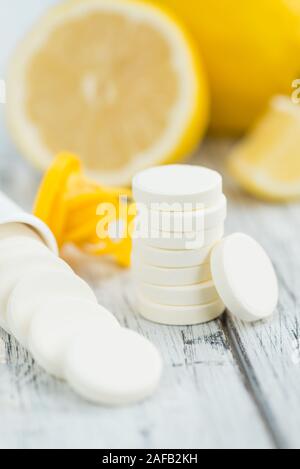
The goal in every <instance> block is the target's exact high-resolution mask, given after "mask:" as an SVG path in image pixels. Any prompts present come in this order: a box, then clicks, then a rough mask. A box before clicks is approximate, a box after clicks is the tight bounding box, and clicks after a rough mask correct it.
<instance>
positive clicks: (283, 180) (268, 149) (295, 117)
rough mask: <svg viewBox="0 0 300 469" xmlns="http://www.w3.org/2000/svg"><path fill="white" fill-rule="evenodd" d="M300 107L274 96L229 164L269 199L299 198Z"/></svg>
mask: <svg viewBox="0 0 300 469" xmlns="http://www.w3.org/2000/svg"><path fill="white" fill-rule="evenodd" d="M299 149H300V107H299V106H298V105H296V104H293V103H292V101H291V100H290V99H289V98H286V97H280V96H279V97H276V98H273V100H272V102H271V105H270V108H269V110H268V112H267V113H266V115H265V116H263V118H262V119H261V120H260V121H259V122H258V124H257V125H256V126H255V127H254V129H253V130H252V132H250V134H249V135H248V136H247V137H246V138H245V139H244V140H242V142H241V143H239V144H238V145H237V146H236V148H235V149H234V150H233V152H232V154H231V156H230V159H229V167H230V171H231V173H232V174H233V176H234V177H235V178H236V180H237V181H238V183H239V184H240V185H241V186H242V187H243V188H244V189H245V190H247V191H248V192H250V193H251V194H253V195H255V196H257V197H261V198H263V199H266V200H270V201H289V200H293V199H297V198H300V157H299Z"/></svg>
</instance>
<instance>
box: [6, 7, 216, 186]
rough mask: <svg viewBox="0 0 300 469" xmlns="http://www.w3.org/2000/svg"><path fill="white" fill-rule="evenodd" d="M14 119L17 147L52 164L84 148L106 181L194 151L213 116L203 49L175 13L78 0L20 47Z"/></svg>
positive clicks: (11, 90)
mask: <svg viewBox="0 0 300 469" xmlns="http://www.w3.org/2000/svg"><path fill="white" fill-rule="evenodd" d="M7 94H8V99H7V100H8V117H9V123H10V127H11V129H12V134H13V136H14V137H15V139H16V141H17V142H18V144H19V148H20V150H21V151H22V152H23V153H24V154H25V155H26V156H27V158H29V159H30V160H31V161H32V162H33V163H34V164H35V165H36V166H37V167H39V168H42V169H45V168H47V167H48V166H49V164H50V163H51V161H52V159H53V157H54V155H55V154H56V153H58V152H61V151H68V152H73V153H76V154H78V155H80V156H81V159H82V161H83V163H84V166H85V169H86V170H87V172H88V173H89V176H91V175H92V177H93V178H96V179H97V180H98V181H100V182H101V183H103V184H111V185H123V184H128V183H130V182H131V178H132V176H133V175H134V174H135V173H136V172H137V171H139V170H141V169H143V168H145V167H149V166H152V165H154V164H159V163H168V162H175V161H179V160H181V159H183V158H185V157H186V156H187V155H188V154H190V153H191V152H192V150H193V149H194V148H195V146H196V145H197V144H198V142H199V140H200V138H201V136H202V135H203V133H204V131H205V128H206V124H207V114H208V93H207V87H206V80H205V77H204V72H203V68H202V64H201V61H200V58H199V53H198V51H197V50H196V49H195V48H194V45H193V43H192V41H191V39H190V37H189V35H188V34H187V32H186V31H185V30H184V28H183V26H182V25H181V24H180V23H178V21H177V19H175V18H174V17H173V16H172V14H170V13H169V12H167V11H164V10H163V9H161V8H160V7H154V6H151V5H146V4H141V3H139V2H136V1H134V0H133V1H132V0H110V1H107V0H84V1H83V0H79V1H78V0H77V1H76V0H75V1H74V0H73V1H71V2H70V1H68V2H66V3H63V4H62V5H59V6H58V7H55V8H54V9H52V10H50V12H49V13H48V14H47V15H46V16H45V17H44V18H43V19H41V20H40V21H39V22H38V23H37V24H36V26H35V27H34V28H33V30H32V31H31V32H30V33H29V34H28V36H27V37H26V38H25V39H24V40H23V42H22V44H20V46H19V48H18V50H17V51H16V54H15V57H14V60H13V63H12V64H11V69H10V73H9V79H8V91H7Z"/></svg>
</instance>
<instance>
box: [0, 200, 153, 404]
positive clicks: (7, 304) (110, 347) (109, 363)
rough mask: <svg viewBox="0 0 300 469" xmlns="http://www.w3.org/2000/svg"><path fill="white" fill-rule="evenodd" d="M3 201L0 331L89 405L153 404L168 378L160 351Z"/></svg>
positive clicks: (27, 218)
mask: <svg viewBox="0 0 300 469" xmlns="http://www.w3.org/2000/svg"><path fill="white" fill-rule="evenodd" d="M0 195H1V194H0ZM1 197H2V196H1ZM1 197H0V275H1V283H0V327H2V328H4V329H5V330H6V331H7V332H9V333H11V334H13V335H14V337H15V338H16V339H17V340H18V341H19V342H20V343H21V344H22V345H23V346H24V347H25V348H27V350H29V351H30V352H31V354H32V356H33V358H34V359H35V361H36V362H37V363H38V364H39V365H40V366H41V367H42V368H43V369H44V370H45V371H47V372H48V373H50V374H51V375H53V376H54V377H56V378H58V379H62V380H66V381H67V382H68V383H69V385H70V386H71V388H73V390H74V391H75V392H77V393H78V394H79V395H81V396H82V397H84V398H85V399H88V400H90V401H92V402H94V403H97V404H104V405H124V404H129V403H133V402H138V401H140V400H143V399H145V398H147V397H149V396H150V395H151V394H152V393H153V392H154V391H155V389H156V388H157V386H158V384H159V380H160V377H161V373H162V359H161V356H160V354H159V352H158V350H157V349H156V348H155V346H154V345H153V344H151V343H150V342H149V341H148V340H147V339H146V338H144V337H142V336H140V335H139V334H137V333H135V332H132V331H129V330H127V329H124V328H122V327H121V326H120V324H119V323H118V321H117V319H116V318H115V317H114V316H113V315H112V314H111V313H110V312H109V311H108V310H107V309H106V308H104V307H103V306H101V305H99V304H98V302H97V298H96V296H95V294H94V292H93V291H92V290H91V288H90V287H89V286H88V285H87V283H86V282H84V281H83V280H82V279H81V278H80V277H78V276H77V275H76V274H75V273H74V272H73V271H72V269H71V268H70V266H69V265H68V264H67V263H65V262H64V261H63V260H62V259H60V258H59V257H58V256H57V251H56V245H55V241H54V239H53V238H52V235H51V233H50V232H49V230H48V228H47V227H46V226H44V225H43V224H42V223H41V222H40V221H39V220H37V219H35V218H34V217H32V216H31V215H27V214H24V213H22V211H21V210H20V209H18V208H17V207H16V206H15V205H14V204H13V203H11V202H10V201H8V199H7V198H6V197H5V196H3V197H2V198H1ZM5 209H7V210H6V212H5ZM4 213H5V217H4V216H3V214H4ZM14 220H15V221H14Z"/></svg>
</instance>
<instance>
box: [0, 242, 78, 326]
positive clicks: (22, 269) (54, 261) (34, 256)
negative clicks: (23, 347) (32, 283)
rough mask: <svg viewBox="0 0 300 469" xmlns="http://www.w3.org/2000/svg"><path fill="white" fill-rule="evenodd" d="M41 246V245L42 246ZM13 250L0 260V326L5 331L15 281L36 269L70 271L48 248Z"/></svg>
mask: <svg viewBox="0 0 300 469" xmlns="http://www.w3.org/2000/svg"><path fill="white" fill-rule="evenodd" d="M41 246H42V245H41ZM42 247H43V246H42ZM17 251H18V250H17V249H16V250H15V251H13V252H11V253H7V254H8V255H7V258H6V261H5V262H4V259H3V257H2V262H0V277H1V282H0V326H1V327H3V329H5V330H6V331H7V332H9V331H10V330H9V329H10V328H9V325H8V318H7V305H8V300H9V296H10V294H11V292H12V290H13V289H14V287H15V285H16V283H17V282H18V281H19V280H20V279H21V278H23V277H26V276H27V275H28V274H29V273H30V272H32V271H34V270H36V269H41V268H43V269H54V268H55V269H56V270H63V271H70V272H72V270H71V268H70V267H69V266H68V264H67V263H66V262H64V261H63V260H62V259H59V258H58V257H57V256H56V255H54V254H52V252H51V251H49V249H47V248H46V249H45V250H41V251H39V250H37V249H28V250H27V249H26V250H22V251H21V253H19V252H17Z"/></svg>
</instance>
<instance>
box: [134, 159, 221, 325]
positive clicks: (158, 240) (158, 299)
mask: <svg viewBox="0 0 300 469" xmlns="http://www.w3.org/2000/svg"><path fill="white" fill-rule="evenodd" d="M133 194H134V198H135V202H136V203H137V210H138V217H137V224H136V233H135V236H134V247H133V257H132V264H133V271H134V275H135V277H136V281H137V286H138V304H139V310H140V312H141V314H142V315H143V316H144V317H146V318H147V319H149V320H152V321H155V322H159V323H163V324H198V323H203V322H207V321H210V320H212V319H214V318H216V317H218V316H220V315H221V314H222V313H223V311H224V304H223V302H222V301H221V299H220V297H219V295H218V293H217V290H216V288H215V285H214V282H213V281H212V276H211V268H210V253H211V250H212V248H213V246H214V245H215V244H216V242H218V241H220V240H221V239H222V237H223V234H224V222H225V219H226V213H227V202H226V198H225V196H224V195H223V193H222V178H221V176H220V174H218V173H217V172H215V171H212V170H210V169H207V168H203V167H199V166H189V165H169V166H162V167H154V168H151V169H149V170H146V171H143V172H141V173H139V174H138V175H137V176H136V177H135V178H134V179H133Z"/></svg>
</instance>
